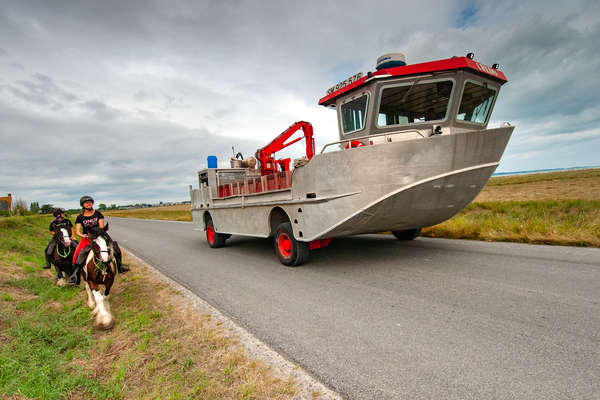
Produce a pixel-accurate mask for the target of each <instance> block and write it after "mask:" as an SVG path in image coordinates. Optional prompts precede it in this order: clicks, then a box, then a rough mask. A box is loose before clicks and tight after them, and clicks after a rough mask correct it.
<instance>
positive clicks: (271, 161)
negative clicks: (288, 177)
mask: <svg viewBox="0 0 600 400" xmlns="http://www.w3.org/2000/svg"><path fill="white" fill-rule="evenodd" d="M300 129H302V130H303V131H304V139H306V157H307V158H308V159H309V160H310V159H311V158H312V157H313V156H314V154H315V140H314V139H313V127H312V125H311V124H310V123H309V122H306V121H298V122H296V123H294V124H292V126H290V127H289V128H287V129H286V130H285V131H284V132H282V133H281V134H280V135H279V136H277V137H276V138H275V139H273V141H272V142H271V143H269V144H268V145H266V146H265V147H263V148H261V149H258V150H256V158H257V159H258V161H260V172H261V175H268V174H273V173H275V172H277V171H278V168H277V166H279V167H280V170H281V171H289V167H290V159H289V158H285V159H281V160H276V159H275V158H274V154H275V153H276V152H278V151H279V150H282V149H285V148H286V147H288V146H291V145H292V144H294V143H296V142H297V141H299V140H302V137H298V138H296V139H294V140H292V141H290V142H287V143H286V142H285V141H286V140H288V139H289V138H290V137H291V136H292V135H293V134H294V133H296V132H297V131H298V130H300Z"/></svg>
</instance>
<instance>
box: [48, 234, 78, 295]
mask: <svg viewBox="0 0 600 400" xmlns="http://www.w3.org/2000/svg"><path fill="white" fill-rule="evenodd" d="M54 243H55V245H54V250H52V255H51V256H50V261H51V262H52V264H54V268H55V269H56V286H65V285H66V284H67V281H66V278H67V277H68V276H71V275H72V274H73V261H72V258H73V257H72V256H71V251H72V250H74V248H73V245H76V242H75V241H72V240H71V238H70V237H69V231H68V229H66V228H60V229H57V230H56V232H54Z"/></svg>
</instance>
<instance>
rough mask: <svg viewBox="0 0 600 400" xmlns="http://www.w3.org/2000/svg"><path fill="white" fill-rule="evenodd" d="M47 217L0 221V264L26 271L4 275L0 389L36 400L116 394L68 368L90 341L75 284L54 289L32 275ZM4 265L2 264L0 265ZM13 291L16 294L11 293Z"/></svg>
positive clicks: (0, 304)
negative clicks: (78, 394)
mask: <svg viewBox="0 0 600 400" xmlns="http://www.w3.org/2000/svg"><path fill="white" fill-rule="evenodd" d="M51 220H52V217H48V216H31V217H26V218H24V217H9V218H3V219H1V220H0V231H1V232H2V234H0V249H1V252H0V266H3V268H5V266H7V265H8V264H13V265H16V266H17V267H20V268H21V269H22V270H23V271H24V272H25V273H26V275H25V276H23V277H21V278H14V279H4V280H3V281H2V285H1V286H2V287H3V289H2V290H3V291H7V292H8V291H9V290H10V289H12V290H13V291H14V293H15V294H12V293H10V292H9V293H4V294H3V295H2V296H1V298H0V321H2V325H3V329H2V331H1V334H2V335H3V336H4V337H5V338H6V340H5V341H2V345H1V347H0V394H3V395H18V394H20V395H23V396H26V397H28V398H36V399H62V398H65V397H67V396H68V395H69V393H71V392H73V391H79V392H82V393H86V395H85V397H88V398H96V399H113V398H119V394H118V393H115V392H114V391H113V390H112V389H111V387H110V386H109V385H106V384H103V383H101V382H99V381H97V380H95V379H93V378H91V377H90V376H89V373H88V372H87V371H83V370H77V369H74V368H72V362H73V361H76V360H85V359H87V358H88V351H89V349H90V346H91V344H92V342H93V337H92V334H93V332H92V330H91V328H90V324H89V311H88V310H87V309H85V308H83V307H82V304H81V299H78V298H77V297H78V294H79V293H80V289H79V288H73V287H67V288H59V287H57V286H55V285H54V282H53V281H52V280H51V279H48V278H47V277H44V276H37V275H35V274H34V272H36V271H39V270H40V268H41V265H42V263H43V261H44V257H43V249H44V248H45V246H46V244H47V242H48V240H49V239H50V235H48V234H46V233H45V231H44V230H45V229H47V226H48V224H49V223H50V221H51ZM3 270H4V269H3ZM16 293H18V294H19V295H17V294H16Z"/></svg>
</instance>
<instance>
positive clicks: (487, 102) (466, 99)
mask: <svg viewBox="0 0 600 400" xmlns="http://www.w3.org/2000/svg"><path fill="white" fill-rule="evenodd" d="M495 97H496V90H494V89H492V88H488V87H485V86H482V85H481V84H479V83H475V82H471V81H467V82H465V89H464V90H463V95H462V99H461V100H460V107H459V108H458V114H457V116H456V119H458V120H459V121H466V122H474V123H477V124H483V123H485V121H486V120H487V117H488V115H489V113H490V111H491V109H492V104H494V98H495Z"/></svg>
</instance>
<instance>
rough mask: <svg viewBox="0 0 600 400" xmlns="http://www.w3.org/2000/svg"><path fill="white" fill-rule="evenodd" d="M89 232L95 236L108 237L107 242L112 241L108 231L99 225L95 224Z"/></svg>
mask: <svg viewBox="0 0 600 400" xmlns="http://www.w3.org/2000/svg"><path fill="white" fill-rule="evenodd" d="M89 232H90V233H91V234H92V236H94V237H98V236H102V237H103V238H104V239H106V241H107V242H109V243H111V242H112V239H111V238H110V236H108V232H106V231H105V230H104V229H102V228H99V227H97V226H94V227H92V228H90V230H89Z"/></svg>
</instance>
